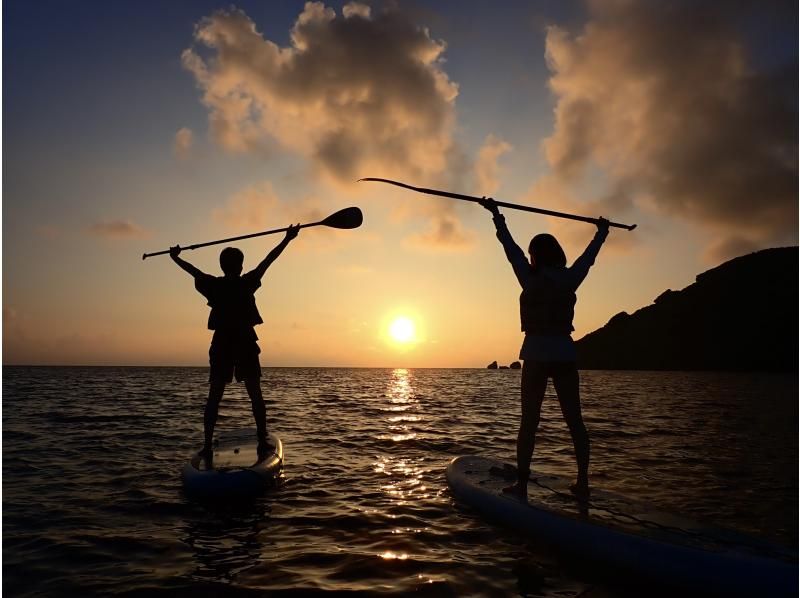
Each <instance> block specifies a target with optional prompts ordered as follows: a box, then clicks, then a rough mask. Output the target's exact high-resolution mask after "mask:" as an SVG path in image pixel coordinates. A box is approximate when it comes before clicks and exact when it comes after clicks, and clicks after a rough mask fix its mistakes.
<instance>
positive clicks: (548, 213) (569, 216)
mask: <svg viewBox="0 0 800 598" xmlns="http://www.w3.org/2000/svg"><path fill="white" fill-rule="evenodd" d="M361 181H376V182H378V183H388V184H390V185H397V186H398V187H403V188H404V189H411V191H416V192H417V193H426V194H428V195H438V196H440V197H451V198H453V199H463V200H464V201H473V202H476V203H480V201H481V200H482V199H483V198H481V197H473V196H472V195H462V194H461V193H451V192H449V191H438V190H437V189H426V188H424V187H414V186H412V185H406V184H405V183H400V182H398V181H393V180H391V179H379V178H375V177H367V178H363V179H358V182H359V183H360V182H361ZM495 203H496V204H497V205H498V206H502V207H504V208H512V209H514V210H523V211H525V212H535V213H537V214H544V215H545V216H555V217H556V218H567V219H569V220H580V221H581V222H591V223H592V224H598V223H599V222H600V219H599V218H589V217H588V216H577V215H575V214H566V213H564V212H555V211H553V210H545V209H543V208H534V207H531V206H523V205H520V204H516V203H508V202H505V201H497V200H495ZM608 226H616V227H617V228H624V229H625V230H633V229H634V228H636V225H635V224H619V223H617V222H609V223H608Z"/></svg>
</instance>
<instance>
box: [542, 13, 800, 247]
mask: <svg viewBox="0 0 800 598" xmlns="http://www.w3.org/2000/svg"><path fill="white" fill-rule="evenodd" d="M784 5H785V6H786V7H789V8H788V11H789V12H790V13H791V14H787V18H789V17H791V18H794V19H795V20H796V12H794V11H795V10H796V8H792V7H791V5H790V4H788V3H784V4H783V5H782V6H784ZM589 6H590V9H591V14H592V18H591V20H590V22H589V23H588V24H587V25H586V26H585V27H584V29H583V30H582V31H581V32H580V33H579V34H577V35H571V34H569V33H568V32H566V31H565V30H563V29H560V28H558V27H551V28H550V29H549V30H548V32H547V40H546V57H547V61H548V64H549V67H550V69H551V71H552V77H551V79H550V81H549V84H550V88H551V89H552V91H553V93H554V94H555V97H556V99H557V105H556V108H555V130H554V132H553V134H552V135H551V136H550V137H549V138H548V139H547V140H546V141H545V143H544V150H545V155H546V157H547V160H548V162H549V164H550V166H551V168H552V171H553V173H554V175H555V176H556V177H557V179H558V180H559V181H560V182H561V183H563V184H564V185H566V186H567V187H570V188H571V189H573V190H574V189H576V188H577V186H578V185H580V184H581V183H583V182H585V181H586V179H587V176H591V175H592V172H593V169H595V170H596V169H597V168H599V169H600V170H601V171H602V173H603V175H604V177H605V183H606V187H607V195H606V196H604V197H601V198H599V199H600V203H599V206H600V207H613V208H614V209H615V210H617V212H620V211H622V212H623V213H624V211H625V210H626V209H628V208H630V207H631V206H632V205H634V204H635V203H636V202H637V201H639V199H640V198H642V197H643V196H647V201H648V202H651V203H652V205H655V206H656V207H657V209H659V210H661V211H663V212H664V213H666V214H669V215H672V216H675V217H679V218H682V219H686V220H689V221H691V222H693V223H696V224H699V225H700V226H702V227H703V228H704V229H705V230H706V231H707V232H709V233H710V235H711V236H713V238H714V240H713V242H712V243H711V244H712V245H713V248H712V249H710V251H711V252H712V253H713V254H714V255H716V256H717V257H719V258H722V257H731V253H732V252H738V251H741V250H742V249H743V248H745V247H747V248H751V249H752V248H757V247H764V246H769V245H775V244H786V243H790V242H791V243H796V239H797V215H798V214H797V137H796V132H797V112H796V93H797V92H796V76H797V66H796V64H795V65H792V67H791V68H789V69H785V70H779V71H774V72H758V71H757V70H756V69H755V66H754V65H753V64H752V61H751V60H750V58H749V56H748V51H747V47H746V44H745V42H744V40H743V38H742V36H741V35H740V34H739V32H738V30H737V29H736V27H735V23H733V22H732V20H731V18H729V13H730V12H731V11H730V10H729V9H730V6H729V5H728V3H722V2H720V3H704V4H702V5H698V4H697V3H694V2H689V1H688V0H684V1H676V2H669V3H667V2H652V3H651V2H646V3H645V2H633V1H630V0H595V1H592V2H590V3H589ZM735 6H739V5H738V4H736V5H735ZM742 6H744V5H742ZM739 8H741V7H739ZM739 12H740V14H739V15H738V16H739V17H741V11H739ZM607 213H611V212H607ZM615 215H616V214H615ZM714 248H716V249H714Z"/></svg>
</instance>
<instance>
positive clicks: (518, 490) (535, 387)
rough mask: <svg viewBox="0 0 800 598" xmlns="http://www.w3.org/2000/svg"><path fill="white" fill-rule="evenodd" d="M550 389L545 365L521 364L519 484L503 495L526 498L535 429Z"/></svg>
mask: <svg viewBox="0 0 800 598" xmlns="http://www.w3.org/2000/svg"><path fill="white" fill-rule="evenodd" d="M546 388H547V368H546V367H544V365H543V364H541V363H537V362H533V361H525V362H524V363H523V365H522V384H521V387H520V398H521V404H522V417H521V418H520V425H519V432H518V433H517V482H516V483H515V484H514V485H513V486H509V487H508V488H504V489H503V491H504V492H510V493H514V494H519V495H522V496H525V495H527V488H528V478H529V477H530V473H531V471H530V470H531V459H532V457H533V450H534V447H535V445H536V430H537V428H538V427H539V415H540V413H541V410H542V401H543V400H544V392H545V390H546Z"/></svg>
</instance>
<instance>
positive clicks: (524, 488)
mask: <svg viewBox="0 0 800 598" xmlns="http://www.w3.org/2000/svg"><path fill="white" fill-rule="evenodd" d="M503 494H512V495H514V496H516V497H517V498H519V499H521V500H528V484H527V482H526V483H525V484H522V483H520V482H515V483H514V484H512V485H511V486H507V487H505V488H503Z"/></svg>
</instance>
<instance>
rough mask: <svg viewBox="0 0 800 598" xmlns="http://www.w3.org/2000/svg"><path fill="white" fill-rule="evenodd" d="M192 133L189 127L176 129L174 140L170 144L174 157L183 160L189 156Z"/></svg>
mask: <svg viewBox="0 0 800 598" xmlns="http://www.w3.org/2000/svg"><path fill="white" fill-rule="evenodd" d="M192 143H193V134H192V130H191V129H187V128H186V127H183V128H181V129H178V132H177V133H175V140H174V142H173V145H172V151H173V153H174V154H175V156H176V157H178V158H180V159H182V160H185V159H186V158H188V157H189V154H190V153H191V150H192Z"/></svg>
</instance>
